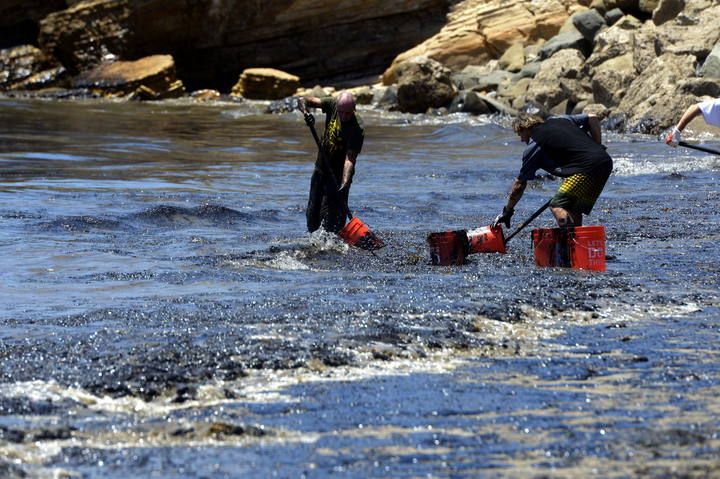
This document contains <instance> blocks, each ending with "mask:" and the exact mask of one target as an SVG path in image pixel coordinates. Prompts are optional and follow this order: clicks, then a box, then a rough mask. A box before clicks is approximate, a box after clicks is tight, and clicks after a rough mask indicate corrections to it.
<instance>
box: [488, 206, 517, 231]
mask: <svg viewBox="0 0 720 479" xmlns="http://www.w3.org/2000/svg"><path fill="white" fill-rule="evenodd" d="M513 214H515V210H514V209H512V208H508V207H507V206H503V210H502V213H500V214H499V215H497V217H496V218H495V221H493V224H492V227H493V228H497V226H498V225H499V224H500V223H503V224H504V225H505V227H506V228H510V218H512V215H513Z"/></svg>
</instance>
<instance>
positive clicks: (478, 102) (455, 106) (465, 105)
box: [449, 91, 490, 115]
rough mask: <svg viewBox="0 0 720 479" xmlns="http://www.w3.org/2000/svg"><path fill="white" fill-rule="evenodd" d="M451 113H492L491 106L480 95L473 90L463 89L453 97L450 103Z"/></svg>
mask: <svg viewBox="0 0 720 479" xmlns="http://www.w3.org/2000/svg"><path fill="white" fill-rule="evenodd" d="M449 110H450V113H458V112H461V113H472V114H475V115H483V114H487V113H490V108H489V107H488V105H487V103H485V102H484V101H483V100H482V98H480V95H478V94H477V93H475V92H472V91H461V92H460V93H458V95H457V96H456V97H455V98H453V101H452V103H451V104H450V109H449Z"/></svg>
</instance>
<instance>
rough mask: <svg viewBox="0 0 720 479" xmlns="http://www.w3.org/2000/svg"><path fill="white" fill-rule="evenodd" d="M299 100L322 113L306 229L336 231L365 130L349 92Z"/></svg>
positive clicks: (343, 213)
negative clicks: (323, 115) (323, 114)
mask: <svg viewBox="0 0 720 479" xmlns="http://www.w3.org/2000/svg"><path fill="white" fill-rule="evenodd" d="M301 102H303V105H301V109H302V110H304V109H305V107H311V108H321V109H322V112H323V113H325V131H324V132H323V135H322V140H321V142H320V144H321V148H320V151H319V152H318V156H317V160H316V161H315V171H314V172H313V175H312V179H311V180H310V197H309V198H308V205H307V210H306V212H305V215H306V219H307V228H308V231H310V232H311V233H312V232H313V231H315V230H317V229H318V228H320V226H322V227H323V229H325V230H326V231H330V232H333V233H337V232H339V231H340V230H341V229H342V228H343V226H345V219H346V213H347V210H346V205H347V200H348V194H349V193H350V185H351V183H352V177H353V174H354V173H355V161H356V160H357V156H358V155H359V154H360V150H361V149H362V145H363V141H364V139H365V130H364V128H363V123H362V120H361V119H360V117H359V116H358V115H357V114H356V113H355V99H354V98H353V96H352V94H350V93H348V92H342V93H340V94H339V95H338V97H337V99H335V98H331V97H326V98H316V97H307V98H303V99H301ZM328 166H329V167H330V171H328Z"/></svg>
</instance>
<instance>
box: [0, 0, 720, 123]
mask: <svg viewBox="0 0 720 479" xmlns="http://www.w3.org/2000/svg"><path fill="white" fill-rule="evenodd" d="M309 2H310V0H299V1H298V2H293V4H292V5H288V4H286V3H283V2H280V1H279V0H268V1H267V2H263V3H262V5H257V4H256V3H253V4H252V5H251V4H250V3H249V0H238V2H235V3H233V4H232V5H230V6H228V8H229V10H228V11H222V12H220V11H219V10H218V7H217V5H216V3H217V2H212V1H211V0H199V1H198V2H197V5H196V6H195V7H194V8H193V9H192V11H190V10H187V8H185V7H183V6H181V5H178V4H176V3H172V2H169V0H155V1H153V2H145V1H140V0H80V1H72V2H67V4H69V5H70V6H69V7H67V8H65V9H64V10H58V11H54V10H53V11H48V9H50V6H48V5H46V6H45V8H44V9H43V8H40V7H39V5H36V4H35V3H33V10H32V11H30V12H26V14H20V13H18V12H19V10H18V8H17V5H16V4H15V3H17V2H15V3H13V4H12V5H11V6H9V7H0V13H3V12H8V11H9V12H11V13H13V14H14V15H16V17H17V18H16V19H14V20H13V19H5V21H4V22H0V32H2V31H3V28H6V29H7V28H11V27H8V25H16V24H17V22H21V23H22V22H25V21H30V22H37V45H21V46H14V47H13V48H9V49H5V50H0V91H7V92H9V94H11V95H13V94H22V95H26V96H34V95H36V96H43V95H46V94H48V92H50V93H51V94H52V97H55V98H63V97H73V96H75V95H80V96H111V97H118V96H120V97H123V98H128V99H141V100H160V99H164V98H174V97H177V96H184V95H186V92H185V87H184V85H185V80H186V79H187V80H188V81H189V82H190V85H191V86H192V89H194V90H198V91H202V90H213V91H214V93H208V92H206V93H202V94H200V93H199V94H197V95H195V96H194V97H193V98H195V99H196V100H197V101H212V100H213V99H217V98H220V96H221V92H222V91H225V92H229V93H230V94H231V98H232V99H234V100H236V101H242V99H244V98H247V99H264V100H281V99H283V98H286V97H288V96H293V95H300V94H309V93H308V92H312V93H310V94H314V95H315V96H318V95H321V94H329V93H333V92H335V93H336V92H337V91H339V90H342V89H348V90H350V91H351V92H353V93H354V94H355V96H356V98H357V102H358V104H364V105H373V106H374V107H375V108H381V109H386V110H391V111H395V110H399V111H403V112H410V113H431V114H435V115H437V114H444V112H464V113H469V114H487V113H489V112H502V113H503V114H511V115H512V114H514V113H515V112H516V111H519V110H527V109H540V110H541V111H546V112H551V113H579V112H583V111H587V112H589V111H592V112H594V113H600V114H601V115H602V117H603V118H606V119H607V121H606V127H608V128H614V129H627V130H628V131H636V132H641V133H652V134H656V133H659V132H661V131H663V130H664V129H666V128H668V127H670V126H672V125H673V124H674V123H675V122H676V121H677V118H679V116H680V115H681V114H682V113H683V111H684V109H685V108H686V107H687V106H688V105H690V104H692V103H694V102H697V101H700V100H701V99H703V98H707V97H710V96H717V95H718V93H720V78H718V77H719V76H720V30H718V29H717V27H716V21H715V19H716V18H717V17H718V16H719V15H720V4H718V2H717V1H716V0H547V1H544V2H534V1H530V0H460V1H451V0H416V1H412V2H402V3H401V4H400V3H398V4H392V5H391V4H388V2H380V1H376V0H372V1H370V2H352V5H348V8H347V9H345V11H344V12H343V14H342V15H341V14H340V13H339V12H336V11H335V10H334V9H333V8H332V5H331V4H332V2H329V1H325V0H321V1H316V0H314V1H312V2H310V3H312V5H314V8H313V9H309V8H308V7H309V5H310V3H309ZM11 3H12V2H11ZM61 3H62V2H61ZM391 3H392V2H391ZM52 5H54V7H53V8H62V7H64V6H65V4H63V5H56V3H53V4H52ZM238 9H240V10H242V11H243V12H244V16H243V17H242V18H240V17H237V18H236V17H234V16H232V13H233V12H234V11H235V10H238ZM240 10H238V11H240ZM159 17H162V19H163V21H162V22H154V21H153V22H150V19H157V18H159ZM430 17H432V18H433V20H432V21H430V20H429V18H430ZM199 20H202V22H198V21H199ZM321 20H322V21H321ZM381 25H382V26H383V27H391V28H393V29H394V36H393V39H390V38H389V37H388V36H387V35H388V33H387V32H386V31H385V30H378V29H377V27H378V26H381ZM12 28H16V27H15V26H13V27H12ZM7 31H9V30H7ZM368 39H372V41H369V40H368ZM320 45H322V46H320ZM201 51H202V55H201V54H200V53H199V52H201ZM143 53H144V54H143ZM148 53H152V54H151V55H149V54H148ZM157 53H165V54H166V55H157ZM161 58H162V60H161ZM250 59H252V63H250V64H248V63H249V62H250ZM243 62H245V63H244V64H243ZM163 65H164V66H163ZM233 71H234V74H233ZM121 72H122V73H121ZM231 79H232V80H231ZM213 81H214V82H218V83H223V84H224V83H227V89H226V90H223V89H222V88H221V89H220V90H219V91H218V88H216V86H215V85H214V84H212V83H213ZM378 82H379V83H378ZM318 83H320V84H322V85H323V87H322V88H321V87H319V86H316V87H315V88H313V89H312V90H308V88H311V86H312V85H318ZM232 85H235V86H234V87H232V89H231V88H230V87H231V86H232ZM63 91H64V92H65V93H63ZM269 111H276V109H273V108H270V109H269ZM277 111H282V108H280V109H279V110H277Z"/></svg>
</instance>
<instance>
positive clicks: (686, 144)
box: [678, 141, 720, 155]
mask: <svg viewBox="0 0 720 479" xmlns="http://www.w3.org/2000/svg"><path fill="white" fill-rule="evenodd" d="M678 145H680V146H684V147H685V148H690V149H692V150H698V151H704V152H705V153H712V154H713V155H720V151H717V150H713V149H712V148H705V147H704V146H698V145H691V144H690V143H685V142H684V141H681V142H679V143H678Z"/></svg>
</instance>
